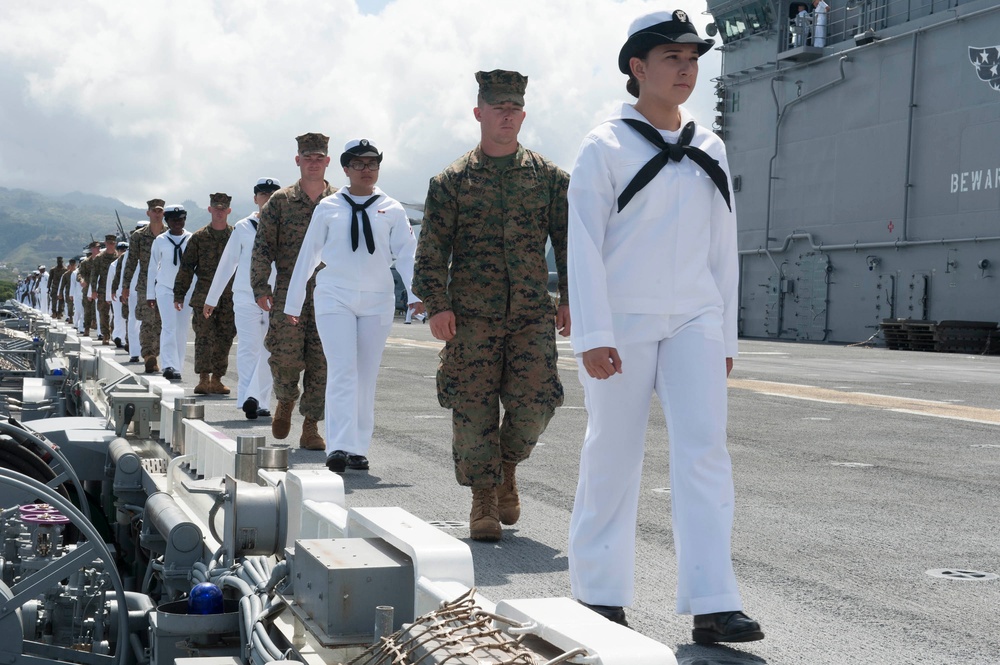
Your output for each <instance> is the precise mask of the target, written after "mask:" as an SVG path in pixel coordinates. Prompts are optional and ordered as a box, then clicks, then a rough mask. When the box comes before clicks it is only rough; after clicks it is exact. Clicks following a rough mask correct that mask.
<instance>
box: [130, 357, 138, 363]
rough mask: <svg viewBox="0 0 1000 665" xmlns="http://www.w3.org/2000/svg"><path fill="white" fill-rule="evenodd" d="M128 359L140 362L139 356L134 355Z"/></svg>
mask: <svg viewBox="0 0 1000 665" xmlns="http://www.w3.org/2000/svg"><path fill="white" fill-rule="evenodd" d="M128 361H129V362H130V363H137V362H139V356H132V357H131V358H129V359H128Z"/></svg>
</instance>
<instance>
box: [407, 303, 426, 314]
mask: <svg viewBox="0 0 1000 665" xmlns="http://www.w3.org/2000/svg"><path fill="white" fill-rule="evenodd" d="M410 311H411V312H412V313H413V315H414V316H416V315H417V314H423V313H424V312H426V311H427V310H426V309H424V303H422V302H420V301H419V300H418V301H416V302H411V303H410Z"/></svg>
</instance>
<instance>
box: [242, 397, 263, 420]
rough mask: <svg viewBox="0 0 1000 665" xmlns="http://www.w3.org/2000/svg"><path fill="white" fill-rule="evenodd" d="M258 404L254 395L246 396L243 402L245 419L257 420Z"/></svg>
mask: <svg viewBox="0 0 1000 665" xmlns="http://www.w3.org/2000/svg"><path fill="white" fill-rule="evenodd" d="M259 406H260V404H259V403H258V402H257V398H256V397H247V401H245V402H243V413H245V414H246V417H247V420H257V415H258V414H257V411H259V410H260V409H259V408H258V407H259Z"/></svg>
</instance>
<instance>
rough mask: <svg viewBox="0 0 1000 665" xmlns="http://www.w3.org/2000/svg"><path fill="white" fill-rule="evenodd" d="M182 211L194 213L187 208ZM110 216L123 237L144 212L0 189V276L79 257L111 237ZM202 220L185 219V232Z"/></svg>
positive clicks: (108, 202) (107, 202)
mask: <svg viewBox="0 0 1000 665" xmlns="http://www.w3.org/2000/svg"><path fill="white" fill-rule="evenodd" d="M192 203H193V202H192ZM185 207H187V208H188V210H189V211H192V212H193V211H194V209H193V208H192V207H188V202H185ZM116 210H117V211H118V214H119V215H120V216H121V219H122V224H123V225H124V226H125V230H126V231H127V232H131V231H132V229H134V228H135V222H136V220H139V219H145V217H146V211H145V210H143V209H138V208H132V207H129V206H127V205H125V204H124V203H122V202H121V201H118V200H117V199H112V198H106V197H101V196H94V195H91V194H81V193H78V192H74V193H72V194H65V195H62V196H46V195H44V194H39V193H37V192H30V191H27V190H23V189H6V188H3V187H0V275H11V274H19V273H24V272H26V271H30V270H34V269H35V268H37V267H38V266H39V265H42V264H44V265H46V266H48V267H51V266H53V265H55V262H56V257H57V256H62V257H65V258H66V259H67V260H68V259H69V257H71V256H80V255H82V254H83V253H84V248H85V247H86V245H87V243H89V242H90V240H91V238H94V239H96V240H103V239H104V235H105V234H106V233H115V232H117V224H116V221H115V211H116ZM201 217H204V218H205V219H201ZM207 217H208V213H207V212H205V213H204V214H203V215H199V214H197V213H196V214H189V217H188V228H189V229H190V230H192V231H193V230H195V229H196V228H200V227H201V226H203V225H204V224H205V222H207Z"/></svg>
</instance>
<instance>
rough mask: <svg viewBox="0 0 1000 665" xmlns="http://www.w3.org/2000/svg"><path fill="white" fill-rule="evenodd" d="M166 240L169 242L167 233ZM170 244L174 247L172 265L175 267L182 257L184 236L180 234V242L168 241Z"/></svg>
mask: <svg viewBox="0 0 1000 665" xmlns="http://www.w3.org/2000/svg"><path fill="white" fill-rule="evenodd" d="M167 240H170V234H169V233H168V234H167ZM170 244H171V245H173V246H174V265H177V264H178V263H180V260H181V259H182V258H183V257H184V235H183V234H181V241H180V242H179V243H176V242H174V241H173V240H170Z"/></svg>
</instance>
